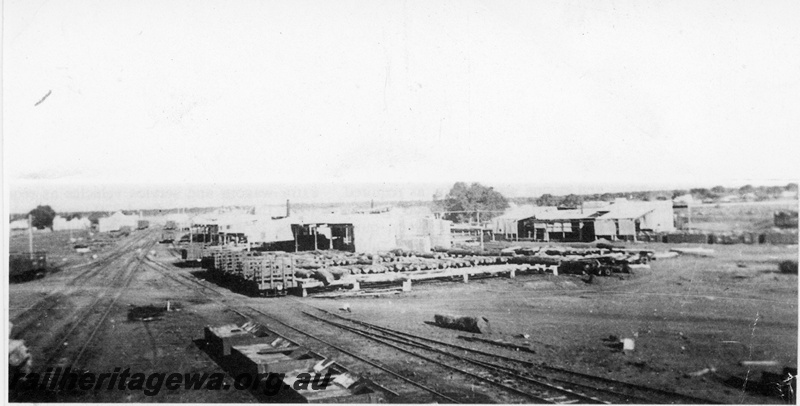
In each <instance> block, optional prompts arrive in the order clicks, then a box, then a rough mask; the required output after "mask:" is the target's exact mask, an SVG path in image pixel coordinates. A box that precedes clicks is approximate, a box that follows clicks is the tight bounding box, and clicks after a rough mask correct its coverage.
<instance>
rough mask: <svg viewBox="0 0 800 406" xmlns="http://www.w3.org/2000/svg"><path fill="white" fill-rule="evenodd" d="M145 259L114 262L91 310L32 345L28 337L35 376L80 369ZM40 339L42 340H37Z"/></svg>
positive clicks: (45, 396)
mask: <svg viewBox="0 0 800 406" xmlns="http://www.w3.org/2000/svg"><path fill="white" fill-rule="evenodd" d="M153 244H155V241H150V242H147V243H146V244H145V245H144V246H143V247H141V248H144V249H143V250H142V251H144V250H147V249H150V248H151V247H152V246H153ZM130 246H132V245H130ZM144 257H145V254H144V253H143V252H138V253H136V252H134V253H132V254H131V255H129V256H126V255H125V254H123V255H122V256H120V257H118V258H116V259H115V261H112V262H110V263H109V264H108V265H107V266H106V267H105V269H106V270H109V269H110V272H109V274H110V275H109V276H110V278H109V279H108V280H100V281H98V282H99V283H103V284H104V286H105V287H104V288H103V289H102V291H100V292H99V293H97V295H96V297H95V298H94V299H93V300H92V302H91V303H90V304H89V305H88V306H85V307H82V308H79V309H77V311H76V312H75V313H73V314H72V317H71V320H70V321H69V322H68V323H66V324H63V325H62V326H60V327H59V328H57V329H56V330H55V331H54V332H47V331H42V332H41V333H39V335H38V336H36V337H34V339H33V340H30V341H28V337H25V339H26V342H28V345H29V347H30V348H31V349H32V350H33V353H34V360H33V370H34V372H38V373H39V374H40V375H41V376H45V377H48V376H49V375H47V371H50V370H52V369H54V368H58V367H60V368H62V370H66V369H67V368H69V369H70V370H73V371H75V370H77V369H80V368H79V367H80V366H81V361H82V360H83V357H84V356H85V355H86V354H87V350H88V349H89V348H90V345H91V343H92V342H93V341H94V339H95V337H96V336H97V334H98V332H99V331H100V329H101V327H102V326H103V325H104V324H105V323H106V320H107V319H108V316H109V314H110V313H111V311H112V310H114V309H115V307H116V305H117V302H118V301H119V299H120V298H121V297H122V296H123V295H124V294H125V293H126V292H127V290H128V287H129V286H130V284H131V282H132V281H133V279H134V278H135V277H136V275H137V271H138V270H139V268H140V266H141V264H142V261H143V260H144ZM119 261H121V264H119V265H118V267H119V268H116V266H117V262H119ZM29 330H30V326H29V328H28V329H25V330H23V331H22V332H20V333H19V334H25V332H26V331H29ZM39 337H40V339H38V340H36V339H35V338H39ZM46 385H49V383H47V384H46ZM15 396H27V397H26V398H24V399H16V400H19V401H50V400H53V399H57V397H58V395H57V393H54V392H35V393H29V392H26V393H24V394H15Z"/></svg>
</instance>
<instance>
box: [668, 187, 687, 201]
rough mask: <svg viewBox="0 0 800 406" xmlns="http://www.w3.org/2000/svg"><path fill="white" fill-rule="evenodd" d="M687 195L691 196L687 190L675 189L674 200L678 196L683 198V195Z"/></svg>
mask: <svg viewBox="0 0 800 406" xmlns="http://www.w3.org/2000/svg"><path fill="white" fill-rule="evenodd" d="M687 194H689V191H688V190H685V189H675V190H673V191H672V198H673V199H674V198H676V197H678V196H683V195H687Z"/></svg>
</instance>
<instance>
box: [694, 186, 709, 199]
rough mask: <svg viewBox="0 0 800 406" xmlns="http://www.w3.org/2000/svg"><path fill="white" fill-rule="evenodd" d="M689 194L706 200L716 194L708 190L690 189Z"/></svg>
mask: <svg viewBox="0 0 800 406" xmlns="http://www.w3.org/2000/svg"><path fill="white" fill-rule="evenodd" d="M689 193H691V194H692V196H693V197H698V198H700V199H705V198H709V197H713V196H714V194H713V193H711V191H710V190H708V189H706V188H695V189H690V190H689Z"/></svg>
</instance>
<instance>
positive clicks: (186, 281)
mask: <svg viewBox="0 0 800 406" xmlns="http://www.w3.org/2000/svg"><path fill="white" fill-rule="evenodd" d="M148 263H149V264H152V265H155V268H156V269H157V270H158V271H159V272H161V273H162V274H163V275H165V276H166V277H168V278H170V279H172V280H173V281H175V282H177V283H179V284H181V285H183V286H185V287H188V288H190V289H192V290H195V291H197V292H198V293H200V294H201V295H203V296H205V297H206V298H208V299H209V300H212V301H214V302H216V303H217V304H219V305H221V306H223V307H225V308H227V309H228V310H230V311H232V312H234V313H236V314H238V315H239V316H241V317H243V318H245V319H259V318H264V317H266V318H268V319H269V320H271V321H273V322H277V323H278V324H281V325H283V326H285V327H287V328H289V329H290V330H292V331H294V332H296V333H299V334H301V335H303V336H306V337H309V338H311V339H314V340H316V341H319V342H320V343H322V344H323V345H325V346H326V347H330V348H333V349H334V350H336V351H337V352H339V353H341V354H343V355H344V356H346V357H349V358H352V359H355V360H357V361H359V362H362V363H365V364H367V365H369V366H371V367H373V368H376V369H378V370H380V371H382V372H384V373H386V374H388V375H390V376H391V377H392V378H396V379H399V380H402V381H403V382H405V383H407V384H410V385H412V386H415V387H417V388H419V389H422V390H423V391H425V392H428V393H430V394H432V395H433V396H435V397H436V398H438V399H441V400H444V401H445V402H448V403H462V402H459V401H458V400H456V399H454V398H453V397H451V396H448V395H446V394H443V393H440V392H438V391H436V390H435V389H433V388H431V387H429V386H428V385H426V384H425V383H423V382H420V381H417V380H414V379H411V378H408V377H406V376H403V375H402V374H400V373H399V372H397V371H395V370H393V369H391V368H389V367H387V366H385V365H382V364H381V363H380V362H378V361H375V360H372V359H369V358H367V357H364V356H361V355H359V354H356V353H355V352H353V351H349V350H347V349H345V348H342V347H340V346H337V345H335V344H333V343H331V342H329V341H327V340H324V339H322V338H320V337H318V336H317V335H315V334H313V333H309V332H307V331H305V330H303V329H300V328H298V327H296V326H294V325H291V324H289V323H286V322H283V321H281V320H278V319H276V318H275V317H273V316H272V315H270V314H268V313H265V312H263V311H261V310H259V309H256V308H253V307H251V306H249V305H247V304H243V303H239V302H234V303H235V305H231V304H228V303H226V302H223V301H221V299H222V298H225V299H229V300H230V299H232V298H231V297H230V296H228V295H226V294H225V293H223V292H220V291H219V290H217V289H214V288H212V287H209V286H207V285H205V284H204V283H202V282H200V281H198V280H196V279H194V278H190V277H188V276H186V275H185V274H183V273H180V272H179V273H175V274H173V273H172V272H171V271H174V269H170V268H169V267H168V266H166V265H164V264H162V263H160V262H157V261H152V260H148ZM208 292H211V293H213V296H214V297H212V296H211V295H210V294H209V293H208ZM242 309H244V310H242ZM253 313H255V314H257V316H254V315H253ZM276 334H277V332H276ZM279 335H281V334H279ZM376 385H377V386H379V387H381V388H382V389H383V390H384V391H385V392H387V393H388V394H391V395H393V396H398V393H397V392H396V391H395V390H393V389H391V388H388V387H386V386H383V385H380V384H377V383H376Z"/></svg>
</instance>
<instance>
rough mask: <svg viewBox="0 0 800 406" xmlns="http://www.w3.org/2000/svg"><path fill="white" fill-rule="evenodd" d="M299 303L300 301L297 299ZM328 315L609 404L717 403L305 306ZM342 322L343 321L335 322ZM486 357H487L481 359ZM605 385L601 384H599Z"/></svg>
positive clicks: (384, 336) (374, 333)
mask: <svg viewBox="0 0 800 406" xmlns="http://www.w3.org/2000/svg"><path fill="white" fill-rule="evenodd" d="M298 303H299V302H298ZM306 306H308V307H311V308H313V309H316V310H318V311H319V312H321V313H323V314H325V315H326V316H328V317H334V318H337V319H340V320H343V321H346V322H348V323H350V324H353V325H358V326H361V327H363V328H361V329H358V328H355V327H353V326H348V325H343V324H342V326H343V328H346V329H352V330H358V331H359V332H361V333H363V334H367V335H371V336H374V337H376V338H380V339H386V340H389V339H391V340H394V341H399V342H405V343H406V344H407V345H409V346H414V347H418V348H426V349H428V350H430V351H432V352H438V353H448V354H453V353H454V352H455V351H458V352H463V353H469V354H470V355H471V356H473V357H479V358H473V359H472V361H474V363H475V364H478V365H483V366H485V367H487V368H489V369H492V370H496V371H505V372H507V373H509V374H512V375H513V376H515V378H517V379H522V380H525V381H527V380H528V378H530V377H533V378H535V379H537V380H539V379H541V380H546V381H550V382H553V383H558V384H559V385H561V386H562V387H565V388H570V389H574V390H581V391H583V392H585V393H587V394H589V393H590V394H595V396H596V397H597V398H598V399H603V400H605V401H607V402H610V403H675V402H679V403H699V404H709V403H714V402H712V401H709V400H707V399H702V398H697V397H694V396H689V395H684V394H681V393H677V392H671V391H666V390H662V389H658V388H652V387H647V386H643V385H638V384H633V383H629V382H623V381H618V380H614V379H610V378H606V377H602V376H596V375H590V374H586V373H582V372H577V371H571V370H567V369H564V368H558V367H553V366H548V365H543V364H536V363H533V362H530V361H527V360H522V359H518V358H514V357H507V356H503V355H501V354H496V353H490V352H486V351H482V350H477V349H474V348H470V347H464V346H460V345H456V344H452V343H447V342H443V341H439V340H434V339H431V338H427V337H422V336H419V335H415V334H410V333H407V332H402V331H399V330H395V329H391V328H387V327H383V326H379V325H376V324H372V323H366V322H362V321H359V320H355V319H351V318H347V317H344V316H341V315H338V314H335V313H331V312H328V311H325V310H322V309H318V308H316V307H314V306H310V305H306ZM306 314H308V315H309V316H311V317H313V318H316V319H318V320H321V321H324V322H326V323H333V322H330V321H329V320H325V319H323V318H321V317H319V316H315V315H313V314H310V313H306ZM335 324H341V323H335ZM480 357H483V358H484V359H480ZM486 358H493V359H500V360H503V361H505V362H506V364H505V365H503V364H498V363H496V362H492V361H487V360H485V359H486ZM508 365H515V366H516V367H509V366H508ZM520 367H522V368H524V370H525V373H524V374H522V373H520V371H519V369H520ZM600 385H602V386H600Z"/></svg>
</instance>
